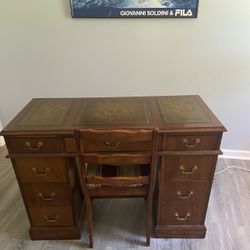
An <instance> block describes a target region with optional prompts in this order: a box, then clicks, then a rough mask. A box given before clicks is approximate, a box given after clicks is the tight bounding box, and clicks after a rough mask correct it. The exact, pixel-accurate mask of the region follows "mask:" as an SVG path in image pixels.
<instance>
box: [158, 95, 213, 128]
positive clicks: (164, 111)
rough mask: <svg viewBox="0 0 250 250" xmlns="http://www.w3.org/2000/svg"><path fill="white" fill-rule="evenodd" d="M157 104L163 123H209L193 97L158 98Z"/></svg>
mask: <svg viewBox="0 0 250 250" xmlns="http://www.w3.org/2000/svg"><path fill="white" fill-rule="evenodd" d="M157 104H158V106H159V109H160V113H161V118H162V120H163V122H164V123H169V122H176V123H182V122H185V123H187V122H188V123H199V122H209V119H208V117H207V115H206V114H205V113H204V112H203V111H202V109H201V107H200V106H199V104H198V103H197V101H196V100H195V99H194V97H193V96H186V97H167V98H165V97H159V98H157Z"/></svg>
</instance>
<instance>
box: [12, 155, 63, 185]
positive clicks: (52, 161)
mask: <svg viewBox="0 0 250 250" xmlns="http://www.w3.org/2000/svg"><path fill="white" fill-rule="evenodd" d="M13 161H15V165H16V172H17V174H18V176H19V177H20V180H21V182H67V181H68V175H67V165H66V162H65V159H64V158H62V157H60V158H59V157H49V158H48V157H47V158H46V157H42V156H41V155H40V156H39V157H16V158H14V159H13Z"/></svg>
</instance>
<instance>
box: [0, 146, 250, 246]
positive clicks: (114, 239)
mask: <svg viewBox="0 0 250 250" xmlns="http://www.w3.org/2000/svg"><path fill="white" fill-rule="evenodd" d="M6 154H7V150H6V148H5V147H0V204H1V205H0V249H1V250H5V249H6V250H7V249H8V250H12V249H13V250H14V249H28V250H31V249H32V250H33V249H60V250H61V249H63V250H76V249H86V248H87V234H86V226H85V227H84V230H83V234H82V239H81V241H79V240H75V241H31V240H30V237H29V233H28V230H29V220H28V217H27V214H26V210H25V208H24V205H23V201H22V198H21V194H20V191H19V188H18V184H17V181H16V177H15V174H14V171H13V169H12V165H11V162H10V160H9V159H6V158H5V155H6ZM231 165H233V166H239V167H244V168H248V169H250V161H239V160H230V159H219V160H218V163H217V169H216V171H218V170H221V169H224V168H226V167H227V166H231ZM93 205H94V237H95V245H94V249H102V250H103V249H106V250H115V249H116V250H117V249H118V250H119V249H124V250H125V249H130V250H131V249H157V250H158V249H159V250H163V249H164V250H170V249H173V250H179V249H180V250H182V249H183V250H184V249H185V250H186V249H190V250H213V249H214V250H217V249H218V250H238V249H240V250H248V249H250V247H249V238H250V209H249V207H250V173H249V172H245V171H242V170H238V169H229V170H227V171H225V172H223V173H221V174H218V175H215V179H214V183H213V187H212V192H211V197H210V202H209V207H208V212H207V217H206V226H207V234H206V238H205V239H158V238H157V239H156V238H152V239H151V245H150V247H149V248H146V247H144V246H143V244H144V240H145V238H144V237H145V236H144V231H145V224H144V223H145V222H144V221H145V216H146V213H145V207H144V206H145V205H146V202H145V201H144V200H143V199H112V200H109V199H108V200H95V201H94V203H93ZM95 221H96V222H97V223H95Z"/></svg>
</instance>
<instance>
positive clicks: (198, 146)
mask: <svg viewBox="0 0 250 250" xmlns="http://www.w3.org/2000/svg"><path fill="white" fill-rule="evenodd" d="M217 148H218V135H217V134H211V135H199V134H197V135H178V136H177V135H176V136H174V135H167V136H165V139H164V140H163V150H168V151H175V150H180V151H190V150H191V151H192V150H216V149H217Z"/></svg>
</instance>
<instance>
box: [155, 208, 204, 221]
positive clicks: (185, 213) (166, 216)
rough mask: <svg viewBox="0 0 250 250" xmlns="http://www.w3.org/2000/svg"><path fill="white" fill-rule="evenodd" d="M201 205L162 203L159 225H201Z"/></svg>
mask: <svg viewBox="0 0 250 250" xmlns="http://www.w3.org/2000/svg"><path fill="white" fill-rule="evenodd" d="M203 207H204V206H203V205H200V206H199V205H183V204H182V205H171V206H170V205H167V206H165V205H163V206H162V207H161V213H160V218H159V225H201V224H202V223H203Z"/></svg>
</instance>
